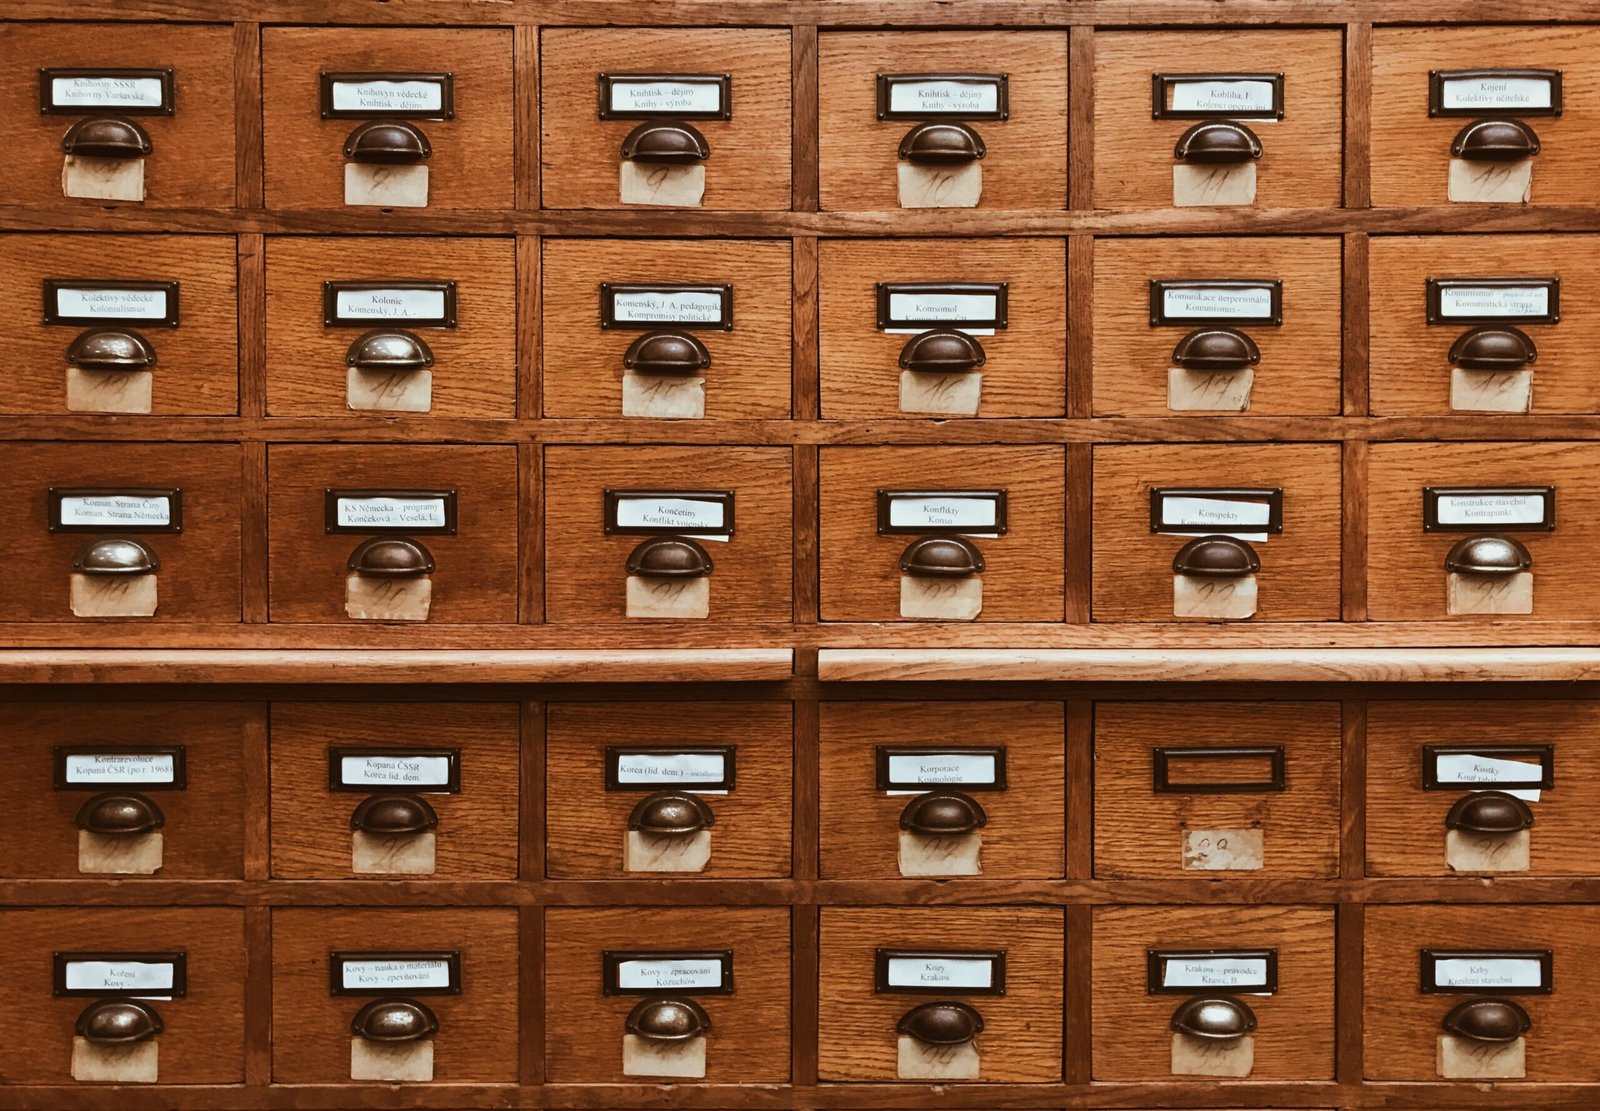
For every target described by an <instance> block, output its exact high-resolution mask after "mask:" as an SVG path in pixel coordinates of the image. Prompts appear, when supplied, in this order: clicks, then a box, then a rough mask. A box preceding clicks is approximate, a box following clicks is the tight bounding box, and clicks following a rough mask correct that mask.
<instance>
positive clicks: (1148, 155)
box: [1094, 30, 1344, 208]
mask: <svg viewBox="0 0 1600 1111" xmlns="http://www.w3.org/2000/svg"><path fill="white" fill-rule="evenodd" d="M1241 72H1244V73H1248V74H1251V75H1257V76H1261V77H1264V78H1265V77H1270V76H1271V75H1274V74H1280V73H1281V74H1282V75H1283V82H1282V93H1281V98H1279V97H1274V96H1272V95H1271V94H1267V95H1264V96H1262V97H1261V98H1260V99H1259V100H1257V99H1255V98H1254V97H1252V99H1251V101H1250V102H1249V103H1251V104H1252V106H1255V105H1259V106H1260V107H1261V108H1262V110H1263V111H1264V112H1267V113H1270V112H1271V111H1272V104H1271V103H1270V102H1271V101H1273V100H1277V99H1281V104H1282V109H1283V117H1282V119H1277V120H1274V119H1270V118H1269V119H1262V118H1260V116H1259V115H1255V116H1253V118H1252V117H1244V116H1243V115H1242V114H1241V115H1240V116H1239V118H1237V119H1235V118H1232V117H1230V116H1228V115H1219V114H1214V113H1213V112H1212V111H1210V109H1209V106H1210V105H1211V104H1214V103H1216V101H1215V100H1213V99H1211V97H1212V95H1213V94H1212V93H1211V91H1210V90H1208V89H1205V88H1203V87H1196V86H1193V85H1191V86H1189V89H1190V90H1191V91H1190V92H1189V93H1186V94H1183V95H1182V99H1181V100H1179V99H1174V97H1173V95H1172V94H1174V93H1177V92H1178V89H1169V90H1168V93H1169V95H1168V96H1166V97H1164V99H1163V116H1164V117H1165V118H1161V119H1156V118H1154V112H1155V104H1154V100H1153V89H1152V86H1153V84H1154V79H1155V77H1156V75H1158V74H1182V75H1186V76H1188V75H1217V76H1227V75H1236V74H1241ZM1181 87H1182V86H1179V88H1181ZM1343 89H1344V57H1343V44H1342V35H1341V34H1340V33H1339V32H1338V31H1336V30H1326V31H1276V30H1273V31H1109V32H1106V33H1103V34H1098V35H1096V36H1095V59H1094V97H1095V101H1094V119H1095V128H1094V169H1095V173H1094V200H1095V207H1096V208H1165V207H1167V206H1168V205H1171V204H1173V203H1174V200H1175V199H1176V193H1177V190H1176V188H1175V178H1174V174H1173V168H1174V167H1175V166H1182V165H1183V164H1184V163H1183V162H1182V160H1180V159H1178V158H1177V157H1176V150H1177V146H1178V141H1179V140H1180V139H1181V138H1183V137H1184V134H1185V132H1187V131H1189V130H1190V128H1192V127H1196V126H1199V125H1201V124H1204V123H1206V122H1208V121H1210V122H1217V121H1219V120H1220V121H1229V122H1232V123H1234V124H1236V125H1237V124H1243V126H1244V127H1245V128H1246V129H1248V130H1249V131H1250V132H1251V133H1252V134H1253V135H1254V136H1255V137H1256V139H1257V141H1258V142H1259V144H1260V151H1261V154H1260V157H1259V158H1255V159H1253V160H1251V161H1250V162H1249V163H1247V164H1249V165H1254V167H1255V188H1254V196H1253V202H1252V200H1251V199H1249V198H1247V197H1245V196H1244V195H1243V194H1242V193H1241V192H1239V191H1238V190H1237V189H1236V188H1235V187H1234V186H1236V185H1237V184H1238V183H1237V181H1235V182H1232V183H1229V184H1228V185H1227V186H1225V187H1223V188H1221V189H1220V190H1218V191H1216V192H1210V191H1206V192H1200V193H1199V194H1198V195H1194V196H1191V198H1190V199H1188V200H1186V201H1180V203H1188V204H1208V203H1219V202H1218V201H1217V199H1216V198H1218V197H1219V196H1220V197H1221V198H1223V199H1222V200H1221V201H1220V203H1229V204H1240V203H1254V204H1255V205H1257V206H1258V207H1262V208H1316V207H1329V206H1336V205H1338V204H1339V197H1340V188H1339V178H1340V172H1341V160H1340V158H1339V149H1340V138H1341V136H1342V134H1343V130H1344V95H1343ZM1219 92H1220V93H1221V94H1222V95H1223V96H1224V97H1226V95H1227V93H1228V92H1229V90H1227V89H1223V90H1219ZM1191 99H1192V104H1191V103H1190V101H1191ZM1173 108H1178V109H1179V110H1180V111H1184V110H1189V109H1193V110H1195V111H1196V112H1197V114H1196V115H1194V116H1192V117H1191V116H1184V115H1180V116H1172V115H1170V114H1168V113H1169V111H1170V110H1171V109H1173ZM1210 184H1211V186H1213V187H1216V186H1218V185H1219V183H1217V182H1216V181H1214V180H1213V181H1212V182H1211V183H1210Z"/></svg>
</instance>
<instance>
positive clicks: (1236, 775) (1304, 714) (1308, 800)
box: [1094, 702, 1340, 879]
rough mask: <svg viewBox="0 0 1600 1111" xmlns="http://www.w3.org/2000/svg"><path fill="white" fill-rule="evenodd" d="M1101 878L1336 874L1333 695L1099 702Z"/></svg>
mask: <svg viewBox="0 0 1600 1111" xmlns="http://www.w3.org/2000/svg"><path fill="white" fill-rule="evenodd" d="M1094 737H1095V742H1094V747H1095V752H1094V758H1095V786H1094V796H1095V797H1094V809H1095V815H1094V834H1095V846H1094V872H1095V875H1096V876H1099V877H1100V878H1102V879H1135V878H1144V879H1178V878H1181V877H1184V876H1191V877H1204V876H1205V875H1207V874H1208V873H1210V874H1213V875H1214V874H1215V873H1219V872H1220V873H1226V874H1228V875H1231V876H1239V877H1243V876H1246V875H1250V876H1261V877H1263V878H1266V877H1274V876H1317V877H1322V878H1327V879H1331V878H1333V877H1334V876H1337V875H1338V874H1339V820H1340V819H1339V739H1340V724H1339V705H1338V703H1336V702H1149V703H1140V702H1098V703H1096V704H1095V709H1094Z"/></svg>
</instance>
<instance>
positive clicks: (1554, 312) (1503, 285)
mask: <svg viewBox="0 0 1600 1111" xmlns="http://www.w3.org/2000/svg"><path fill="white" fill-rule="evenodd" d="M1530 286H1543V287H1544V288H1545V290H1547V291H1548V292H1549V294H1550V308H1549V311H1547V312H1545V313H1544V314H1543V315H1541V316H1504V315H1502V316H1446V315H1445V314H1444V292H1445V290H1447V289H1456V288H1463V287H1466V288H1473V287H1476V288H1484V289H1526V288H1528V287H1530ZM1426 290H1427V294H1426V296H1427V321H1428V323H1429V324H1430V325H1443V326H1445V327H1449V326H1452V325H1454V326H1461V325H1468V324H1512V325H1518V326H1521V325H1525V324H1559V323H1561V279H1560V278H1559V277H1555V278H1428V279H1427V281H1426Z"/></svg>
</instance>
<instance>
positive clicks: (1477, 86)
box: [1428, 69, 1561, 116]
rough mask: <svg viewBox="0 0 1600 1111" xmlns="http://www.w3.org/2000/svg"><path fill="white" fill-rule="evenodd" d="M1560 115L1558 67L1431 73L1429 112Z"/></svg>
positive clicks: (1433, 113) (1445, 114)
mask: <svg viewBox="0 0 1600 1111" xmlns="http://www.w3.org/2000/svg"><path fill="white" fill-rule="evenodd" d="M1489 112H1500V113H1504V114H1506V115H1511V116H1559V115H1560V114H1561V71H1560V70H1558V69H1436V70H1430V71H1429V73H1428V115H1430V116H1482V115H1484V114H1485V113H1489Z"/></svg>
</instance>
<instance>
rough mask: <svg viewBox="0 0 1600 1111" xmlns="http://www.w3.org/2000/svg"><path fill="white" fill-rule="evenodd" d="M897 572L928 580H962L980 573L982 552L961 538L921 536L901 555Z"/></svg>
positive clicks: (981, 569)
mask: <svg viewBox="0 0 1600 1111" xmlns="http://www.w3.org/2000/svg"><path fill="white" fill-rule="evenodd" d="M900 570H901V571H903V572H904V573H905V574H907V575H921V576H926V577H929V578H951V579H954V578H965V577H967V576H968V575H976V574H979V573H980V572H982V571H983V553H982V552H980V551H979V550H978V546H977V545H976V544H974V543H973V542H972V541H970V540H968V539H967V538H966V537H964V536H923V537H920V538H918V539H916V540H913V541H912V542H911V543H910V544H908V545H907V546H906V550H905V551H904V552H903V553H901V556H900Z"/></svg>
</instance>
